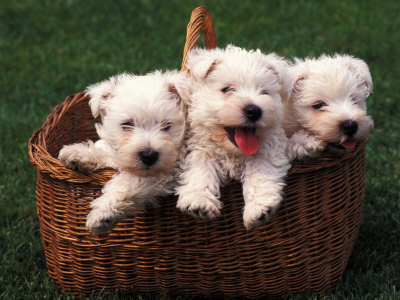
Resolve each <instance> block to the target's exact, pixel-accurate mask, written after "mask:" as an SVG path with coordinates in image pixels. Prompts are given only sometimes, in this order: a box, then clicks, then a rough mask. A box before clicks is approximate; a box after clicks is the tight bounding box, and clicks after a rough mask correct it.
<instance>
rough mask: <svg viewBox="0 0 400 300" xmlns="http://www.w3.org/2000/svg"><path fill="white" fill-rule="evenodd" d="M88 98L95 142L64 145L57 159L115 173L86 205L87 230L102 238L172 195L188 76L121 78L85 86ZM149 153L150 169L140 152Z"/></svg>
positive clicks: (180, 152)
mask: <svg viewBox="0 0 400 300" xmlns="http://www.w3.org/2000/svg"><path fill="white" fill-rule="evenodd" d="M87 94H89V95H90V97H91V100H90V102H89V105H90V107H91V110H92V113H93V116H94V117H97V116H99V115H100V116H101V123H98V124H96V129H97V133H98V135H99V137H100V140H98V141H97V142H95V143H93V142H92V141H88V142H85V143H77V144H73V145H68V146H64V147H63V148H62V149H61V151H60V154H59V159H60V160H61V162H63V163H64V164H65V165H66V166H68V167H71V168H78V169H80V170H82V171H93V170H96V169H101V168H105V167H111V168H115V169H117V170H118V171H119V172H118V173H116V174H115V175H114V177H113V178H112V179H111V180H110V181H109V182H108V183H107V184H106V185H105V186H104V188H103V190H102V192H103V194H102V196H100V197H99V198H97V199H96V200H94V201H93V202H92V203H91V207H92V210H91V212H90V213H89V215H88V217H87V222H86V226H87V228H88V229H90V230H92V231H93V232H94V233H101V232H104V231H107V230H109V229H111V228H112V227H113V226H114V225H115V223H116V222H118V221H119V220H120V219H121V218H123V217H124V216H125V215H126V214H128V213H131V212H132V211H134V210H135V209H136V208H137V207H143V206H144V205H145V204H147V203H154V201H155V200H156V198H157V197H159V196H163V195H167V194H171V193H173V192H174V190H175V186H176V176H177V174H178V172H179V168H180V164H181V163H182V161H183V158H184V146H183V144H184V143H183V139H184V136H185V118H184V113H183V103H182V98H184V97H186V95H187V77H186V75H185V74H184V73H180V72H175V71H172V72H166V73H161V72H158V71H156V72H154V73H150V74H148V75H145V76H134V75H130V74H122V75H118V76H114V77H112V78H110V79H109V80H106V81H103V82H100V83H98V84H95V85H92V86H90V87H89V88H88V90H87ZM150 149H151V151H153V152H157V153H158V157H157V159H156V162H154V163H153V164H152V165H150V166H149V165H146V163H145V161H144V160H143V158H142V156H141V155H142V154H141V153H143V151H150Z"/></svg>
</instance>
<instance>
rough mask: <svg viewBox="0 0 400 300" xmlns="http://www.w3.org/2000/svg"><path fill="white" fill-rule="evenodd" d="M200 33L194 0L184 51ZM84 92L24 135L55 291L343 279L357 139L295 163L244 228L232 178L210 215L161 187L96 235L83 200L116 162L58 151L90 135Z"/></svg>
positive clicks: (214, 289) (200, 288) (283, 286)
mask: <svg viewBox="0 0 400 300" xmlns="http://www.w3.org/2000/svg"><path fill="white" fill-rule="evenodd" d="M193 24H195V25H193ZM200 31H201V32H203V33H204V34H205V42H206V46H207V47H210V48H212V47H215V45H216V42H215V35H214V29H213V24H212V20H211V17H210V15H209V13H208V11H207V10H206V9H205V8H203V7H201V8H197V9H196V10H194V11H193V14H192V19H191V22H190V23H189V25H188V37H187V46H186V47H185V55H186V53H187V50H188V49H190V48H191V47H193V46H195V45H196V42H197V39H198V38H199V36H200ZM188 45H189V46H188ZM185 57H186V56H185ZM88 100H89V98H88V96H85V95H84V93H82V92H81V93H77V94H75V95H71V96H69V97H67V98H66V100H65V101H64V102H63V103H62V104H61V105H58V106H57V107H56V108H55V109H54V111H53V112H52V113H51V114H50V115H49V117H48V119H47V121H46V122H45V123H44V125H43V126H42V127H41V128H40V129H39V130H37V131H36V132H35V133H34V134H33V136H32V138H31V140H30V142H29V156H30V159H31V162H32V164H33V165H34V166H35V167H36V169H37V190H36V196H37V212H38V217H39V221H40V230H41V235H42V243H43V247H44V250H45V257H46V262H47V267H48V271H49V273H50V276H51V278H52V279H53V281H54V282H56V284H57V285H58V286H59V287H61V288H62V289H63V290H66V291H70V292H72V293H74V294H89V293H91V292H92V291H97V290H101V289H105V290H106V291H107V290H114V289H120V290H123V291H133V290H134V291H140V292H158V293H171V294H182V295H183V294H190V295H203V296H245V297H253V298H255V297H260V296H262V295H281V294H286V293H299V292H306V291H315V292H323V291H325V290H327V289H328V288H331V287H333V286H334V285H335V284H336V283H338V282H339V281H340V279H341V277H342V274H343V272H344V269H345V267H346V265H347V262H348V259H349V256H350V253H351V251H352V249H353V246H354V243H355V240H356V237H357V233H358V229H359V226H360V222H361V218H362V206H363V199H364V177H365V169H364V146H365V145H358V147H357V148H356V151H355V152H354V153H352V154H349V155H346V156H345V157H343V158H340V159H338V158H334V157H330V156H329V155H328V154H326V153H324V154H323V155H322V157H320V158H319V159H315V160H312V161H309V162H307V163H294V165H293V167H292V169H291V170H290V172H289V175H288V178H287V183H288V184H287V187H286V188H285V198H284V201H283V204H282V206H281V207H280V209H279V210H278V212H277V214H276V215H275V216H273V217H272V219H271V221H270V222H269V223H267V224H266V225H264V226H261V227H259V228H257V229H255V230H252V231H250V232H247V231H246V230H245V228H244V226H243V220H242V207H243V204H244V203H243V198H242V191H241V185H240V183H237V182H231V183H230V184H229V185H228V186H226V187H225V188H223V189H222V201H223V203H224V208H223V209H222V216H221V217H219V218H217V219H215V220H212V221H204V220H197V219H194V218H192V217H190V216H187V215H185V214H182V213H181V212H180V211H178V210H177V209H176V207H175V205H176V199H175V198H174V197H169V198H165V199H163V200H162V201H161V207H160V208H157V209H151V210H149V211H148V212H141V211H140V212H138V213H137V215H135V216H133V217H130V218H126V219H124V220H123V221H122V222H120V223H119V224H118V225H117V226H116V227H115V228H114V229H113V230H112V231H111V232H110V233H108V234H105V235H102V236H98V237H96V236H93V235H92V234H91V233H90V232H89V231H87V230H86V229H85V219H86V216H87V214H88V212H89V203H90V202H91V201H92V200H94V199H95V198H96V197H98V196H99V195H100V190H101V187H102V186H103V185H104V183H105V182H107V181H108V180H109V179H110V178H111V176H112V175H113V174H114V172H115V171H113V170H100V171H97V172H95V173H93V174H90V175H85V174H81V173H77V172H74V171H72V170H69V169H67V168H65V167H64V166H63V165H62V164H61V163H60V162H59V161H58V160H57V159H56V157H57V155H58V152H59V150H60V149H61V147H62V146H63V145H65V144H70V143H73V142H79V141H83V140H86V139H96V138H97V137H96V132H95V129H94V126H93V125H94V122H95V120H94V119H93V117H92V115H91V113H90V110H89V106H88Z"/></svg>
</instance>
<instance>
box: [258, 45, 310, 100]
mask: <svg viewBox="0 0 400 300" xmlns="http://www.w3.org/2000/svg"><path fill="white" fill-rule="evenodd" d="M265 59H266V68H267V69H268V71H270V72H272V73H273V74H274V76H275V78H276V80H277V82H278V83H279V85H280V86H281V89H280V95H281V98H282V102H284V101H287V100H288V99H289V98H290V97H291V95H292V93H293V91H294V90H295V87H296V86H297V81H298V80H300V79H302V76H301V75H298V76H294V73H293V72H291V71H290V67H289V63H288V62H287V61H286V60H285V59H283V58H281V57H280V56H278V55H277V54H275V53H271V54H268V55H266V56H265Z"/></svg>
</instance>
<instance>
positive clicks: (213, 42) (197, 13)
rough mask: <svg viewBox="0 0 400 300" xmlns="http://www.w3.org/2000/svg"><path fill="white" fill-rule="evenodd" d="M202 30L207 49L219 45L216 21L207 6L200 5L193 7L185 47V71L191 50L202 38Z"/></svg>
mask: <svg viewBox="0 0 400 300" xmlns="http://www.w3.org/2000/svg"><path fill="white" fill-rule="evenodd" d="M200 32H202V33H203V35H204V43H205V46H206V49H213V48H216V47H217V38H216V36H215V30H214V22H213V20H212V17H211V14H210V12H209V10H208V9H207V7H205V6H199V7H196V8H195V9H193V11H192V15H191V16H190V21H189V24H188V25H187V29H186V43H185V47H184V49H183V59H182V67H181V69H182V70H183V71H187V68H186V62H187V56H188V53H189V51H190V50H192V49H193V48H194V47H196V46H197V41H198V40H199V38H200Z"/></svg>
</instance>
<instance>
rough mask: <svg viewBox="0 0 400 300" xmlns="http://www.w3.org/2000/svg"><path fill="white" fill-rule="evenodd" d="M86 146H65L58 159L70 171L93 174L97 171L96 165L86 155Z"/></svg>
mask: <svg viewBox="0 0 400 300" xmlns="http://www.w3.org/2000/svg"><path fill="white" fill-rule="evenodd" d="M84 149H85V146H84V145H76V144H75V145H68V146H64V147H63V148H62V149H61V150H60V153H59V155H58V159H59V160H60V161H61V162H62V163H63V164H64V165H65V166H66V167H67V168H69V169H72V170H79V171H84V172H91V171H94V170H96V168H97V165H96V163H93V162H91V161H90V160H89V159H88V158H87V157H86V155H85V151H83V150H84Z"/></svg>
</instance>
